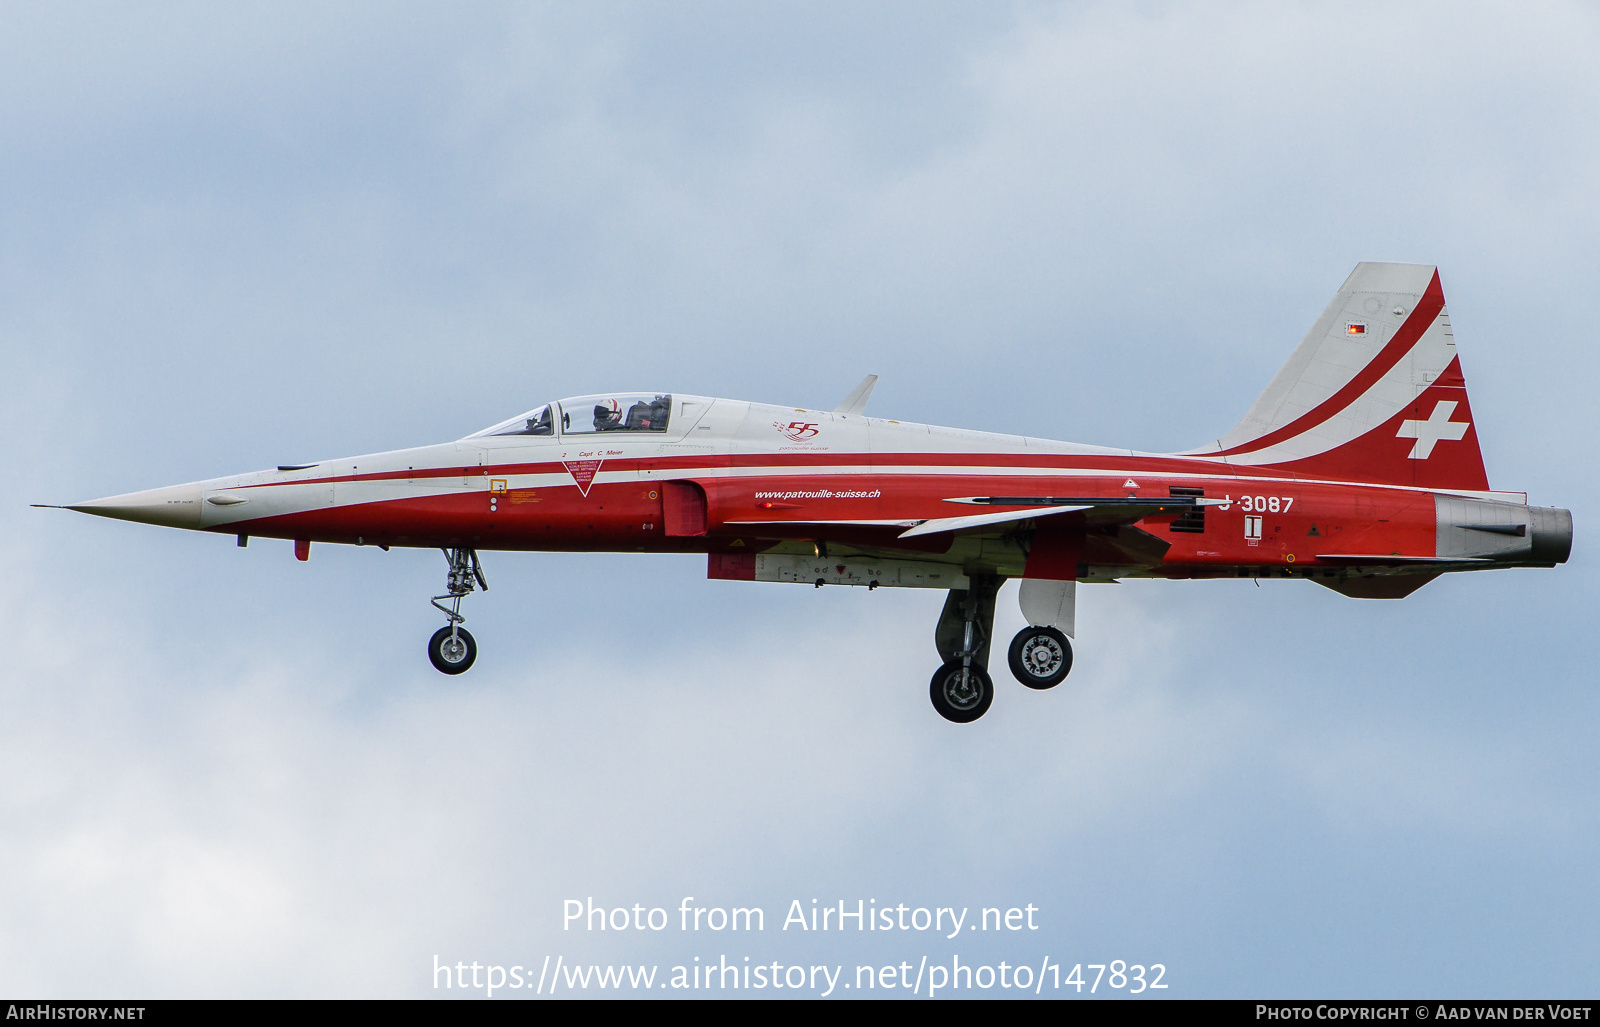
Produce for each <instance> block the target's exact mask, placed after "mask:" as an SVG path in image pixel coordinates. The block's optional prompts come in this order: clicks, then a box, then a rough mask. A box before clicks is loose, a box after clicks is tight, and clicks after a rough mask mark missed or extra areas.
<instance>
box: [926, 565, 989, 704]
mask: <svg viewBox="0 0 1600 1027" xmlns="http://www.w3.org/2000/svg"><path fill="white" fill-rule="evenodd" d="M970 580H971V582H972V587H971V588H970V589H961V588H953V589H951V590H950V594H949V596H948V597H946V599H945V601H944V612H943V613H941V614H940V615H939V624H938V626H937V627H936V628H934V632H933V641H934V645H935V646H937V647H938V649H939V655H940V656H941V657H943V658H944V666H942V667H940V668H939V669H938V671H936V672H935V673H934V675H933V681H932V682H930V683H929V685H928V697H929V698H930V699H932V700H933V708H934V709H936V710H938V711H939V716H941V717H943V718H944V719H945V720H949V721H953V722H955V723H957V724H969V723H971V722H972V721H974V720H977V719H978V718H979V717H981V716H983V715H984V714H985V713H987V712H988V710H989V704H990V703H992V702H994V682H993V681H991V680H990V678H989V672H988V670H986V669H985V668H986V667H987V666H988V663H989V634H990V632H991V630H993V628H994V598H995V595H996V594H997V593H998V592H999V591H1000V583H1001V581H1003V580H1004V579H1002V578H1000V577H998V576H997V575H993V574H974V575H972V576H971V579H970Z"/></svg>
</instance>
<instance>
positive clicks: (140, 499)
mask: <svg viewBox="0 0 1600 1027" xmlns="http://www.w3.org/2000/svg"><path fill="white" fill-rule="evenodd" d="M200 491H201V489H200V486H199V485H169V486H168V487H166V488H164V489H150V490H148V491H145V492H130V493H128V494H127V495H124V496H109V497H107V498H105V499H91V500H89V501H88V502H87V503H73V504H71V505H69V506H68V507H67V509H68V510H76V511H78V512H79V513H86V514H94V515H95V516H97V517H115V518H117V519H118V520H123V521H138V522H139V523H141V524H161V525H165V526H166V527H169V528H198V527H200Z"/></svg>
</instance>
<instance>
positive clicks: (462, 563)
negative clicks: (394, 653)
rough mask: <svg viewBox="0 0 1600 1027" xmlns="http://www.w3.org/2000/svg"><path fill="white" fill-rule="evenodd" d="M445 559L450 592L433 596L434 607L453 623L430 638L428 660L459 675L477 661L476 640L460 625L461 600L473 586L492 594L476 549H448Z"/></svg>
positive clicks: (443, 671) (438, 667)
mask: <svg viewBox="0 0 1600 1027" xmlns="http://www.w3.org/2000/svg"><path fill="white" fill-rule="evenodd" d="M444 558H445V559H446V560H447V561H449V563H450V573H449V575H448V576H447V577H446V579H445V588H446V589H448V591H447V592H446V593H445V594H444V595H442V596H434V597H433V605H434V606H437V607H438V608H439V612H441V613H443V614H444V615H445V616H446V617H448V618H450V623H449V624H446V625H445V626H444V627H442V628H440V629H439V630H438V631H435V632H434V633H433V637H432V638H430V639H428V659H429V660H430V661H432V663H433V666H434V668H435V669H436V670H438V671H440V672H442V673H445V674H460V673H461V672H462V671H464V670H466V669H467V668H468V667H470V666H472V661H474V660H476V659H477V658H478V643H477V641H476V640H474V639H473V637H472V635H471V633H469V632H468V631H467V629H466V628H464V627H462V626H461V624H462V622H463V621H465V620H466V618H465V617H463V616H461V600H462V599H463V598H465V597H466V596H467V595H469V594H471V592H472V589H473V585H474V583H476V584H477V586H478V587H479V588H482V589H483V590H484V591H485V592H487V591H489V582H488V581H486V580H484V577H483V565H482V564H480V563H479V562H478V551H477V550H476V549H468V548H457V549H446V550H444ZM441 599H448V600H449V601H450V605H449V606H446V605H445V604H444V603H441V602H440V601H439V600H441Z"/></svg>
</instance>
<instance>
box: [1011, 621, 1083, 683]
mask: <svg viewBox="0 0 1600 1027" xmlns="http://www.w3.org/2000/svg"><path fill="white" fill-rule="evenodd" d="M1006 656H1007V662H1009V663H1010V664H1011V673H1012V675H1013V676H1015V677H1016V679H1017V680H1018V681H1020V682H1022V683H1023V684H1025V685H1027V686H1028V687H1029V688H1054V687H1056V686H1057V685H1059V684H1061V682H1062V681H1063V680H1064V679H1065V678H1066V676H1067V673H1068V672H1069V671H1071V670H1072V643H1071V642H1069V641H1067V636H1066V635H1064V634H1062V633H1061V632H1060V631H1058V630H1056V629H1055V628H1023V629H1022V630H1021V631H1019V632H1017V637H1016V638H1013V639H1012V640H1011V650H1010V652H1008V653H1007V654H1006Z"/></svg>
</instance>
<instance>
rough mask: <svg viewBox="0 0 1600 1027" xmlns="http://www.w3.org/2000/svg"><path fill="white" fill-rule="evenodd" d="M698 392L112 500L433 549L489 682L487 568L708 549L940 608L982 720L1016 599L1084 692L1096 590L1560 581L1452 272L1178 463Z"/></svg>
mask: <svg viewBox="0 0 1600 1027" xmlns="http://www.w3.org/2000/svg"><path fill="white" fill-rule="evenodd" d="M876 381H877V378H876V376H875V375H868V376H867V378H866V379H865V380H864V381H863V382H862V383H861V384H860V385H859V386H857V387H856V389H855V391H853V392H851V393H850V394H849V395H848V396H847V397H846V398H845V400H844V402H843V403H841V404H840V405H839V406H837V407H835V408H834V409H833V410H812V409H807V408H803V407H786V406H773V405H769V404H763V403H752V402H746V401H743V400H731V399H712V398H708V397H704V396H691V395H683V394H681V393H672V392H657V391H642V392H615V393H606V394H604V395H595V396H579V397H575V398H572V399H563V400H557V401H554V402H549V403H543V404H540V405H539V406H536V407H534V408H533V409H532V410H529V411H527V412H526V413H522V414H518V415H517V416H516V417H513V418H510V419H509V420H506V421H501V422H500V423H498V424H494V425H491V426H490V427H487V428H484V429H483V430H482V431H479V432H475V433H473V434H471V435H468V436H467V437H466V438H463V439H460V440H458V441H454V442H445V443H441V444H439V445H434V446H425V447H422V448H419V449H402V450H394V451H391V452H386V453H374V454H368V455H364V456H352V457H341V458H338V459H331V460H319V461H317V462H316V463H304V464H283V465H280V466H278V467H275V468H272V469H270V470H264V471H253V472H251V473H248V474H240V475H234V476H232V477H227V478H213V479H210V480H207V481H197V482H191V483H189V484H186V485H173V486H169V487H166V488H158V489H152V490H150V491H147V492H136V493H132V494H130V495H122V496H113V497H110V498H107V499H96V500H92V501H89V502H83V503H75V504H71V505H69V506H67V507H66V509H69V510H77V511H80V512H83V513H89V514H96V515H98V516H102V517H116V518H121V519H123V520H129V521H139V522H142V523H146V524H159V525H166V526H169V527H175V528H189V529H192V530H196V531H207V532H212V533H215V534H225V535H233V536H236V538H237V542H238V544H239V545H240V546H243V545H245V544H246V543H247V542H248V540H249V539H250V538H251V537H257V538H273V539H286V540H291V541H292V542H293V543H294V553H295V556H296V557H298V558H299V559H301V560H305V559H307V558H308V557H309V556H310V553H311V545H312V543H314V542H317V543H330V544H341V545H358V546H359V545H367V546H378V547H379V548H382V549H385V550H387V549H389V548H390V547H392V546H407V547H427V548H437V549H439V550H441V551H442V552H443V553H444V557H445V561H446V564H447V574H446V579H445V589H444V592H443V593H442V594H441V595H437V596H434V597H433V604H434V606H436V607H438V609H439V610H440V612H441V613H442V614H443V615H444V617H445V621H446V623H445V625H444V626H443V627H441V628H440V629H439V630H438V631H437V632H435V633H434V635H433V637H432V638H430V639H429V640H428V656H429V659H430V660H431V661H432V663H433V665H434V666H435V667H436V668H438V669H439V670H440V671H442V672H444V673H446V674H459V673H461V672H462V671H465V670H466V669H467V668H468V667H470V666H472V664H473V661H474V660H475V659H476V658H477V652H478V646H477V642H476V640H474V638H473V637H472V635H471V634H470V633H469V632H468V631H467V630H466V629H465V628H464V627H462V623H463V622H464V620H465V617H464V616H463V615H462V613H461V602H462V599H463V598H465V597H466V596H468V595H469V594H471V593H472V592H473V591H474V590H475V589H476V588H484V589H486V588H487V587H488V583H487V580H486V579H485V576H484V573H483V565H482V562H481V561H480V557H479V554H480V553H482V552H485V551H491V550H538V551H544V552H596V551H604V552H646V553H696V554H701V555H703V556H704V557H705V558H706V574H707V577H709V578H714V579H719V580H727V581H751V582H788V583H792V584H800V585H810V586H815V587H821V586H824V585H858V586H862V587H865V588H868V589H876V588H925V589H937V590H942V591H944V592H945V593H946V595H945V601H944V608H943V610H942V612H941V613H940V614H939V618H938V620H937V622H936V625H935V628H934V644H935V647H936V649H937V650H938V654H939V660H940V666H939V668H938V670H937V671H936V672H935V673H934V675H933V679H932V681H931V683H930V685H929V695H930V698H931V699H932V701H933V706H934V708H935V709H936V710H937V711H938V712H939V714H940V715H942V716H943V717H945V718H946V719H947V720H950V721H954V722H957V723H967V722H970V721H974V720H976V719H978V718H979V717H981V716H983V714H984V712H985V711H987V710H988V709H989V705H990V703H991V702H992V701H993V698H994V685H993V682H992V681H991V679H990V676H989V673H988V669H987V668H988V664H989V655H990V644H991V641H992V639H991V631H992V628H993V623H994V605H995V596H996V593H997V591H998V590H999V588H1000V585H1001V583H1002V582H1003V581H1005V580H1006V579H1007V578H1018V579H1021V587H1020V590H1019V598H1020V602H1021V606H1022V613H1023V616H1024V618H1025V619H1026V621H1027V624H1028V626H1027V627H1025V628H1024V629H1023V630H1022V631H1020V632H1018V633H1017V635H1016V637H1015V638H1013V639H1012V640H1011V644H1010V646H1009V648H1008V650H1007V661H1008V663H1009V665H1010V668H1011V672H1012V674H1013V675H1014V676H1015V677H1016V679H1017V680H1018V681H1020V682H1021V683H1022V684H1024V685H1026V686H1027V687H1029V688H1031V689H1048V688H1052V687H1054V686H1055V685H1056V684H1058V683H1060V682H1061V681H1062V679H1064V678H1065V677H1066V676H1067V673H1068V672H1069V671H1070V670H1071V668H1072V639H1073V638H1074V637H1075V631H1074V610H1075V609H1076V602H1077V585H1078V583H1079V582H1086V583H1094V582H1112V581H1116V580H1118V579H1121V578H1134V577H1156V578H1253V579H1260V578H1304V579H1307V580H1309V581H1314V582H1316V583H1317V584H1319V585H1322V586H1324V587H1327V588H1330V589H1332V590H1334V591H1336V592H1339V593H1341V594H1343V595H1346V596H1352V597H1355V598H1361V599H1399V598H1402V597H1404V596H1406V595H1408V594H1410V593H1411V592H1413V591H1415V590H1416V589H1418V588H1421V587H1422V586H1423V585H1426V584H1427V583H1428V582H1430V581H1432V580H1433V579H1434V578H1436V577H1438V576H1439V575H1440V574H1444V573H1447V572H1451V571H1476V570H1490V569H1496V568H1503V567H1554V566H1555V565H1556V564H1559V563H1563V562H1565V561H1566V559H1567V557H1568V555H1569V554H1570V552H1571V548H1572V515H1571V513H1570V512H1568V511H1567V510H1562V509H1555V508H1549V507H1538V506H1530V505H1528V497H1527V496H1526V494H1524V493H1521V492H1500V491H1495V490H1493V489H1491V488H1490V487H1489V480H1488V476H1487V474H1486V473H1485V470H1484V465H1483V457H1482V455H1481V454H1480V452H1479V449H1478V436H1477V429H1476V427H1475V426H1474V423H1473V416H1472V408H1471V405H1470V404H1469V403H1468V401H1467V388H1466V380H1465V379H1464V378H1463V376H1462V370H1461V361H1460V359H1459V357H1458V356H1457V354H1456V343H1455V337H1454V335H1453V333H1452V331H1451V327H1450V317H1449V315H1448V313H1447V312H1446V310H1445V303H1444V293H1443V290H1442V287H1441V286H1440V281H1439V274H1438V271H1437V269H1436V268H1434V267H1431V266H1426V265H1416V264H1380V263H1363V264H1360V265H1358V266H1357V267H1356V269H1355V271H1354V272H1353V273H1352V274H1351V275H1350V277H1349V278H1348V279H1347V280H1346V281H1345V283H1344V285H1343V286H1342V287H1341V288H1340V289H1339V292H1338V294H1337V295H1336V296H1335V297H1334V298H1333V301H1332V302H1331V303H1330V304H1329V305H1328V307H1327V309H1326V310H1324V311H1323V312H1322V316H1321V317H1320V318H1318V319H1317V321H1316V323H1315V324H1314V325H1312V327H1311V330H1310V331H1309V332H1307V333H1306V335H1305V338H1304V339H1303V340H1302V341H1301V343H1300V345H1299V347H1298V348H1297V349H1295V351H1294V353H1293V354H1292V355H1291V356H1290V357H1289V361H1288V363H1286V364H1285V365H1284V366H1283V368H1282V369H1281V370H1280V371H1279V372H1278V373H1277V375H1276V376H1275V377H1274V378H1273V379H1272V380H1271V382H1270V383H1269V384H1268V385H1267V388H1266V391H1265V392H1263V393H1262V394H1261V396H1260V398H1259V399H1257V400H1256V402H1255V405H1254V406H1252V407H1251V408H1250V410H1249V411H1248V412H1247V413H1246V414H1245V416H1244V419H1243V420H1241V421H1240V422H1239V423H1238V424H1237V425H1235V426H1234V427H1233V429H1232V430H1231V431H1229V432H1228V433H1227V434H1225V435H1223V436H1222V437H1221V438H1219V439H1216V440H1215V441H1214V442H1212V443H1209V444H1207V445H1204V446H1200V447H1198V448H1196V449H1192V450H1189V451H1187V452H1182V453H1143V452H1136V451H1133V450H1128V449H1111V448H1104V447H1100V446H1085V445H1074V444H1072V443H1066V442H1053V441H1050V440H1047V439H1037V438H1029V437H1023V436H1019V435H1001V434H993V433H990V432H983V431H973V430H967V429H959V428H942V427H934V426H931V425H926V424H916V423H912V422H909V421H897V420H892V419H887V418H879V417H869V416H867V414H866V412H865V410H866V405H867V398H868V396H869V395H870V394H871V392H872V388H873V386H874V384H875V383H876Z"/></svg>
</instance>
